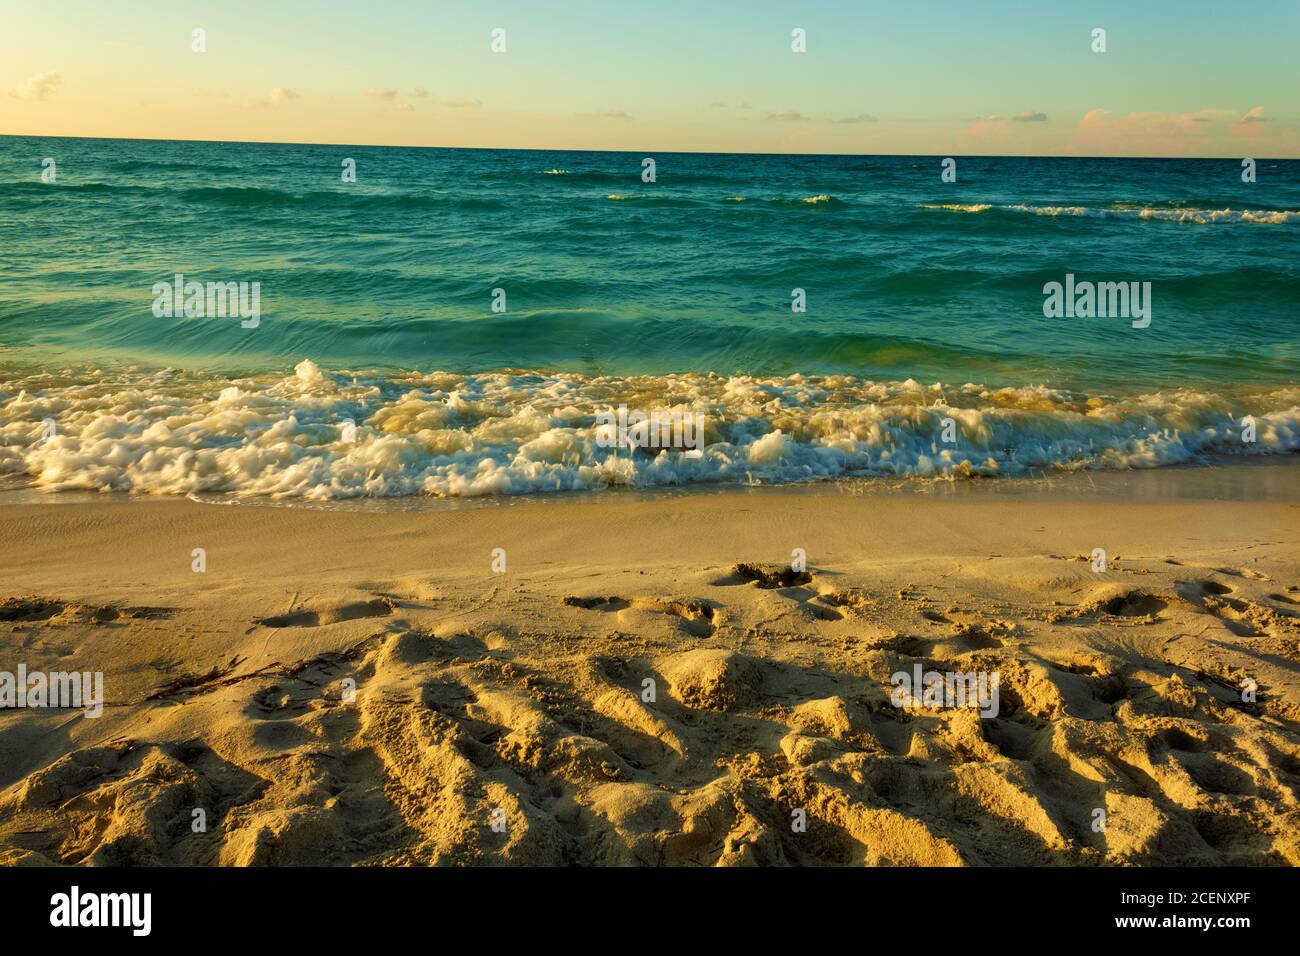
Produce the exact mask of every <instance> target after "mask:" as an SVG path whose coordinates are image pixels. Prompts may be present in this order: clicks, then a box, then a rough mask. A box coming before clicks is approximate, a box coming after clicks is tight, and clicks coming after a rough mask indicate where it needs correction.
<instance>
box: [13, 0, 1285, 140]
mask: <svg viewBox="0 0 1300 956" xmlns="http://www.w3.org/2000/svg"><path fill="white" fill-rule="evenodd" d="M0 23H3V24H4V29H3V32H2V33H0V134H28V135H61V136H108V137H141V138H159V139H216V140H252V141H278V142H319V143H339V144H392V145H414V146H487V147H535V148H554V149H629V150H636V149H649V148H654V149H659V150H674V149H676V150H703V151H736V152H809V153H924V154H948V153H964V154H981V153H982V154H1011V155H1016V154H1024V155H1040V154H1048V155H1050V154H1062V155H1102V156H1105V155H1120V156H1125V155H1138V156H1165V155H1178V156H1245V155H1253V156H1271V157H1300V108H1297V104H1296V92H1297V90H1300V57H1298V56H1297V55H1296V48H1297V39H1300V3H1297V2H1296V0H1243V2H1238V3H1233V4H1224V3H1221V2H1207V0H1180V2H1164V0H1153V2H1142V3H1135V2H1133V0H1124V2H1102V3H1066V2H1055V0H1042V2H1039V3H1018V2H1003V0H988V2H970V0H952V2H939V0H902V2H876V0H824V2H808V3H797V4H796V3H788V2H768V0H710V2H699V0H656V2H642V3H632V2H629V0H555V2H545V3H543V2H535V0H516V2H504V0H502V2H492V0H474V2H468V0H464V2H438V0H368V2H365V3H360V2H357V3H342V2H337V0H316V2H299V0H222V2H212V3H190V2H178V0H132V2H130V3H103V2H101V0H62V2H58V3H34V2H15V0H3V2H0ZM1096 27H1101V28H1104V29H1105V30H1106V42H1107V51H1106V52H1105V53H1094V52H1093V51H1092V48H1091V46H1092V31H1093V29H1094V28H1096ZM195 28H203V29H204V30H205V31H206V42H207V52H206V53H195V52H193V51H192V50H191V42H192V40H191V37H192V31H193V30H194V29H195ZM494 28H502V29H504V30H505V37H506V52H504V53H493V52H492V50H491V48H490V45H491V33H492V31H493V29H494ZM795 28H801V29H803V30H805V31H806V35H807V52H806V53H802V54H797V53H794V52H792V51H791V31H792V30H793V29H795Z"/></svg>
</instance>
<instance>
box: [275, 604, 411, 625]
mask: <svg viewBox="0 0 1300 956" xmlns="http://www.w3.org/2000/svg"><path fill="white" fill-rule="evenodd" d="M396 606H397V605H396V604H395V603H394V602H393V600H392V599H391V598H386V597H378V598H373V599H371V600H369V601H350V602H347V603H344V604H335V605H332V606H329V607H323V608H319V609H312V608H302V609H301V610H297V611H293V610H290V611H289V612H288V613H286V614H277V615H274V616H272V617H255V618H253V624H254V625H260V626H262V627H324V626H325V625H327V624H338V623H340V622H341V621H355V620H358V619H359V618H366V617H386V616H387V615H389V614H391V613H393V609H394V608H395V607H396Z"/></svg>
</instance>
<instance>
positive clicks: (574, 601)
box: [564, 595, 719, 637]
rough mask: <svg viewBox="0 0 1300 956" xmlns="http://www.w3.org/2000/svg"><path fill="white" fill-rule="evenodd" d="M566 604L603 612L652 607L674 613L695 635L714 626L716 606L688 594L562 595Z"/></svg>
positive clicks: (704, 634) (708, 632) (707, 633)
mask: <svg viewBox="0 0 1300 956" xmlns="http://www.w3.org/2000/svg"><path fill="white" fill-rule="evenodd" d="M564 604H565V605H567V606H568V607H576V608H582V609H583V610H585V611H602V612H605V613H610V612H622V611H627V610H636V611H654V612H657V613H660V614H667V615H669V616H671V617H675V618H677V619H678V620H679V622H680V623H681V626H682V627H683V628H684V629H685V630H686V631H687V632H689V633H690V634H693V635H695V636H696V637H709V636H711V635H712V634H713V631H714V629H715V622H714V617H715V615H716V613H717V611H718V610H719V607H717V606H715V605H714V604H712V603H709V602H707V601H701V600H699V599H695V598H691V599H685V600H662V599H659V598H641V597H634V598H630V599H628V598H621V597H577V596H574V595H569V596H568V597H566V598H565V599H564Z"/></svg>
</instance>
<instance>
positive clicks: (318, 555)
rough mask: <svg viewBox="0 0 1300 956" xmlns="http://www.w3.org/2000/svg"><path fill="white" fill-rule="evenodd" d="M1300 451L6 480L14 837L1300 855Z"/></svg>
mask: <svg viewBox="0 0 1300 956" xmlns="http://www.w3.org/2000/svg"><path fill="white" fill-rule="evenodd" d="M1296 476H1297V471H1296V468H1295V466H1294V465H1290V464H1283V465H1274V466H1268V467H1261V468H1240V469H1229V470H1223V469H1191V470H1181V469H1180V470H1168V469H1166V470H1162V471H1161V472H1159V473H1148V474H1145V475H1142V474H1137V475H1132V474H1130V475H1097V476H1094V477H1093V478H1087V477H1086V476H1085V478H1084V479H1083V480H1076V481H1071V482H1065V483H1055V484H1052V485H1050V486H1045V487H1039V486H1036V485H1035V484H1034V483H1030V482H1025V483H1019V484H1017V483H1010V482H1004V483H980V482H965V483H959V485H957V486H950V485H942V486H940V487H939V489H937V490H935V489H932V490H929V491H925V490H917V488H916V487H915V486H913V487H912V488H910V489H909V490H905V491H889V490H884V491H882V490H880V488H881V485H880V483H876V484H874V485H866V484H864V485H862V486H854V485H852V484H835V485H821V486H812V487H806V488H800V489H773V490H769V489H754V490H728V491H724V492H717V493H695V494H682V495H672V494H660V495H644V496H641V495H631V494H629V495H621V496H620V495H607V496H605V497H604V498H603V500H595V499H592V498H576V499H563V498H551V499H547V500H533V501H519V502H512V503H509V504H506V505H498V504H489V505H486V506H481V507H459V508H426V509H422V510H395V509H379V508H365V507H362V508H355V509H351V510H349V509H345V508H331V509H314V508H309V507H277V506H268V505H254V504H238V505H216V504H208V503H199V502H196V501H188V500H177V499H170V500H164V499H152V498H135V499H129V498H125V497H113V498H107V497H106V498H102V499H99V500H94V499H90V498H88V497H87V498H79V497H72V496H57V495H55V496H43V497H42V498H41V499H40V500H33V501H27V502H17V503H10V504H6V505H4V506H3V507H0V582H2V585H3V590H2V591H0V646H3V659H2V660H0V671H8V672H15V671H16V670H17V668H18V666H19V665H20V664H21V665H23V666H24V667H25V668H26V670H27V671H28V672H29V673H30V672H35V671H42V672H65V671H86V672H102V674H103V687H104V698H105V700H104V706H103V713H102V716H100V717H97V718H95V717H87V716H85V715H84V714H83V712H82V711H79V710H76V709H54V708H44V709H41V708H34V707H28V708H25V709H17V708H14V709H7V710H5V711H4V712H3V714H0V863H7V864H52V863H69V864H86V865H122V864H207V865H215V864H223V865H224V864H230V865H247V864H363V865H370V864H386V865H402V864H443V865H447V864H451V865H457V864H472V865H473V864H478V865H482V864H487V865H491V864H507V865H510V864H516V865H517V864H575V863H576V864H630V865H637V864H646V865H714V864H717V865H738V864H739V865H749V864H758V865H791V864H793V865H809V864H863V863H865V864H871V865H998V864H1036V865H1037V864H1082V865H1092V864H1177V865H1185V864H1214V863H1217V864H1229V865H1239V864H1250V865H1253V864H1292V865H1294V864H1296V863H1300V812H1298V811H1297V801H1298V799H1300V553H1298V552H1297V548H1296V531H1297V528H1298V527H1300V521H1298V520H1297V518H1298V516H1300V508H1298V504H1300V501H1298V500H1297V495H1296V490H1297V483H1296V481H1295V479H1296ZM954 487H955V489H956V490H954ZM1096 548H1101V549H1104V550H1105V552H1106V561H1107V563H1106V570H1105V571H1096V570H1094V557H1093V551H1094V549H1096ZM196 549H201V551H199V552H198V554H196ZM496 549H503V551H497V550H496ZM795 549H803V551H804V552H805V553H806V559H807V567H806V571H804V572H802V573H801V572H800V571H799V570H798V561H797V552H796V550H795ZM199 555H201V559H200V557H199ZM792 558H793V559H794V560H793V563H794V565H795V567H792ZM502 562H504V570H501V567H502ZM199 565H202V567H203V570H201V571H200V570H195V568H196V566H199ZM917 665H920V668H921V669H922V670H923V671H925V672H927V673H928V672H932V671H934V672H939V673H950V672H980V673H987V674H996V675H998V679H999V685H998V686H999V691H1000V700H999V704H998V708H997V713H996V715H995V716H986V717H981V716H980V714H979V713H978V712H977V711H976V710H974V709H972V708H971V707H951V706H924V705H923V704H924V702H920V703H921V704H922V705H921V706H916V707H899V706H896V705H895V702H894V701H893V700H891V677H892V675H894V674H897V673H900V672H903V673H913V672H914V668H916V667H917ZM1243 691H1245V693H1243Z"/></svg>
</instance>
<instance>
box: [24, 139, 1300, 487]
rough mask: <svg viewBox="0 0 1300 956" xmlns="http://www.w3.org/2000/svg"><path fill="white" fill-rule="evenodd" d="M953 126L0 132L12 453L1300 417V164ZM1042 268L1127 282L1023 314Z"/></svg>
mask: <svg viewBox="0 0 1300 956" xmlns="http://www.w3.org/2000/svg"><path fill="white" fill-rule="evenodd" d="M647 157H649V158H652V159H653V160H654V174H655V175H654V181H653V182H647V181H645V178H643V170H644V168H645V167H644V165H643V161H644V160H645V159H646V158H647ZM47 158H48V159H51V160H53V169H54V172H55V177H54V181H52V182H45V181H42V174H43V172H44V171H45V170H46V169H47V167H48V166H49V164H48V163H45V160H46V159H47ZM942 159H943V157H938V156H935V157H922V156H778V155H718V154H679V153H655V152H646V153H608V152H603V153H600V152H590V153H586V152H547V151H533V150H462V149H417V148H389V147H359V146H358V147H351V146H315V145H272V144H247V143H205V142H164V141H136V140H91V139H58V138H40V137H0V250H3V252H2V253H0V476H2V477H4V478H5V479H7V481H9V482H11V483H18V484H27V485H33V486H35V487H38V488H42V489H47V490H50V491H57V490H64V489H92V490H102V491H130V492H137V493H156V494H218V495H234V496H270V497H276V498H288V499H315V500H329V499H346V498H356V497H393V496H410V495H434V496H481V495H497V494H500V495H518V494H536V493H545V492H554V491H575V490H583V491H601V490H605V489H613V488H621V487H635V488H653V487H658V486H670V485H691V484H697V483H710V484H715V485H716V484H750V485H752V484H774V483H791V482H804V481H811V480H820V479H838V478H851V477H868V478H869V477H873V476H883V477H890V478H898V477H903V478H916V479H936V478H964V477H990V478H994V477H999V478H1017V477H1037V476H1042V475H1050V474H1054V473H1060V472H1065V471H1079V470H1085V469H1115V468H1148V467H1157V466H1163V465H1179V464H1188V463H1195V462H1202V461H1216V460H1221V459H1224V458H1227V459H1229V460H1230V459H1232V458H1233V457H1235V456H1245V455H1251V456H1254V455H1283V454H1289V453H1293V452H1295V451H1296V450H1297V449H1300V380H1298V377H1297V371H1298V370H1300V161H1295V160H1269V159H1263V158H1260V159H1258V160H1257V169H1256V181H1255V182H1243V180H1242V165H1241V160H1240V159H1213V160H1211V159H1195V160H1177V159H1075V158H1013V157H961V156H958V157H955V159H956V181H955V182H944V181H942V179H941V172H942V167H941V160H942ZM348 161H351V164H350V165H349V162H348ZM350 169H354V170H355V182H345V181H344V173H345V172H347V171H349V170H350ZM178 274H180V275H182V276H183V277H184V280H183V281H197V282H200V283H244V284H245V286H246V287H253V284H254V283H256V286H255V288H256V290H257V296H258V297H257V303H258V310H259V314H258V316H257V318H256V321H251V320H249V321H241V318H243V316H241V315H236V314H233V313H227V314H222V315H209V314H204V315H202V316H199V315H191V316H189V317H187V316H186V315H185V314H184V310H183V309H181V310H179V312H173V314H170V315H168V314H165V313H164V314H161V315H160V314H159V309H158V308H157V304H158V300H159V295H160V294H159V291H158V288H159V284H162V286H164V287H170V286H171V285H172V284H173V283H174V281H175V277H176V276H177V275H178ZM1053 282H1055V283H1061V284H1062V285H1063V286H1064V285H1066V284H1067V283H1068V284H1070V285H1071V286H1073V285H1076V284H1078V283H1112V282H1122V283H1126V284H1127V283H1130V282H1131V283H1137V286H1136V287H1134V299H1133V305H1134V307H1136V303H1137V301H1138V298H1137V293H1138V292H1141V291H1142V290H1143V289H1145V290H1146V291H1145V294H1144V295H1142V297H1141V301H1142V305H1143V308H1144V309H1146V310H1147V314H1146V315H1145V318H1139V317H1138V316H1137V315H1136V314H1135V315H1134V316H1133V317H1131V318H1130V317H1129V316H1128V315H1119V316H1115V315H1109V316H1089V315H1086V314H1077V313H1076V310H1074V309H1071V310H1070V312H1071V313H1072V314H1068V315H1057V316H1051V317H1049V316H1048V315H1045V309H1044V302H1045V299H1046V298H1047V295H1046V294H1045V291H1044V289H1045V286H1047V285H1048V284H1049V283H1053ZM1146 283H1149V286H1146V285H1145V284H1146ZM168 298H170V297H168ZM247 302H248V299H247V297H246V298H245V303H246V304H247ZM177 304H178V305H179V304H180V303H177ZM792 305H794V306H800V305H801V306H802V307H803V308H802V310H799V311H796V310H795V309H794V308H792ZM1071 305H1073V302H1071ZM1143 323H1146V324H1145V325H1144V324H1143ZM620 406H625V407H626V408H627V409H630V410H634V411H635V410H640V411H643V412H644V413H645V414H647V415H650V414H654V413H657V412H661V411H662V412H665V413H674V414H678V415H688V414H689V415H692V416H694V415H702V416H703V433H702V441H701V442H700V443H699V448H698V452H696V453H693V454H687V453H685V452H684V451H683V450H682V449H681V448H676V447H675V448H669V449H661V448H644V447H643V448H639V449H635V450H633V449H629V448H627V447H619V446H618V445H617V444H615V445H614V446H613V447H611V443H610V441H609V440H608V439H609V436H608V434H607V433H606V431H604V430H602V429H603V426H602V424H601V421H602V418H601V416H602V413H608V412H609V411H610V410H616V409H618V408H619V407H620ZM619 437H621V436H619Z"/></svg>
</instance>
